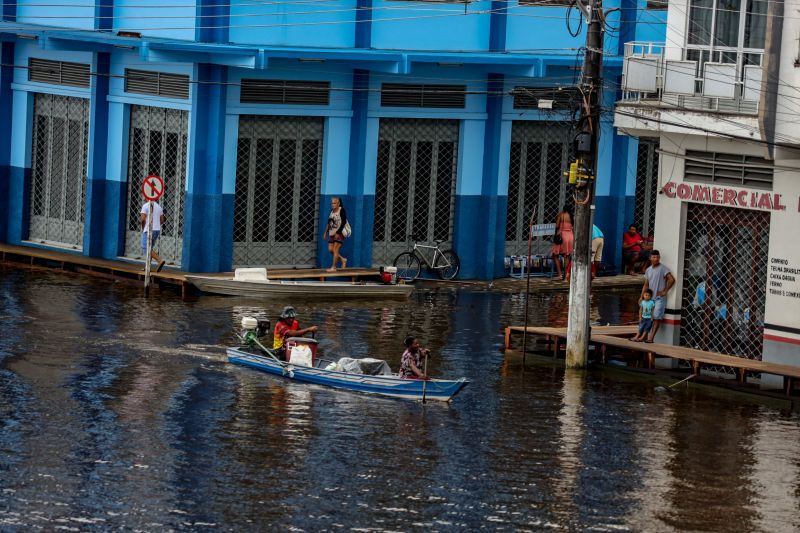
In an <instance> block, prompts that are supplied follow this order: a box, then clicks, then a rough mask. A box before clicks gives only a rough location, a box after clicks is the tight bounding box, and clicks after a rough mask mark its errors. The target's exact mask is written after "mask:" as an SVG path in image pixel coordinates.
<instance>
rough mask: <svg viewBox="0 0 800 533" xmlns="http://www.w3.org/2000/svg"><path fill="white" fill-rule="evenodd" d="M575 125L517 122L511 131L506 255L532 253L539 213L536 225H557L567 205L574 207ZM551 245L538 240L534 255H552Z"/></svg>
mask: <svg viewBox="0 0 800 533" xmlns="http://www.w3.org/2000/svg"><path fill="white" fill-rule="evenodd" d="M574 135H575V130H574V127H573V124H572V123H552V122H532V121H515V122H514V124H513V126H512V129H511V157H510V160H509V172H508V215H507V217H506V255H525V254H526V253H527V251H528V224H529V223H530V219H531V212H532V210H533V209H534V208H535V209H536V217H535V218H534V221H533V223H534V224H547V223H551V222H555V219H556V216H557V215H558V213H559V212H560V211H561V208H562V207H563V206H564V205H567V206H568V207H571V206H572V204H573V201H572V195H571V194H567V181H566V179H565V178H564V175H563V173H564V172H565V171H566V169H567V166H568V164H569V157H570V142H571V141H572V139H573V137H574ZM550 246H551V243H550V242H549V241H545V240H542V239H537V240H536V242H535V243H534V248H533V250H532V251H531V252H532V253H533V254H545V255H547V254H549V249H550Z"/></svg>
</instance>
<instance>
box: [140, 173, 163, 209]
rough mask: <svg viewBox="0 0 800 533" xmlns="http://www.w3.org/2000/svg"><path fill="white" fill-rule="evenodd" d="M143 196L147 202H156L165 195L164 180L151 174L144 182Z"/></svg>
mask: <svg viewBox="0 0 800 533" xmlns="http://www.w3.org/2000/svg"><path fill="white" fill-rule="evenodd" d="M142 194H143V195H144V197H145V199H146V200H150V201H151V202H154V201H156V200H158V199H159V198H161V195H162V194H164V180H162V179H161V176H159V175H158V174H150V175H149V176H147V177H146V178H145V179H144V181H143V182H142Z"/></svg>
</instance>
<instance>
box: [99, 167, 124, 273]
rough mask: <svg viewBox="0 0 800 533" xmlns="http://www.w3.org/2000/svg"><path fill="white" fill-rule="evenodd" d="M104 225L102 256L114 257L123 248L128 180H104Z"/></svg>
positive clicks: (119, 253)
mask: <svg viewBox="0 0 800 533" xmlns="http://www.w3.org/2000/svg"><path fill="white" fill-rule="evenodd" d="M103 196H104V197H105V215H106V216H105V227H104V228H103V235H104V237H105V238H104V239H103V257H105V258H106V259H116V258H118V257H120V256H122V255H123V253H124V249H125V225H126V224H127V218H126V216H125V215H126V210H127V209H128V182H127V181H116V180H105V183H104V185H103Z"/></svg>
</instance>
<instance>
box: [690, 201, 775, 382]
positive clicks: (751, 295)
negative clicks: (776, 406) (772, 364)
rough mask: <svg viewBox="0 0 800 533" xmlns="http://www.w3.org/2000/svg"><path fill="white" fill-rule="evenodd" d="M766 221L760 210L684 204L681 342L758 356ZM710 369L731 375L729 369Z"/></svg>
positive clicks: (762, 298) (760, 351) (765, 288)
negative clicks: (685, 205)
mask: <svg viewBox="0 0 800 533" xmlns="http://www.w3.org/2000/svg"><path fill="white" fill-rule="evenodd" d="M769 222H770V215H769V213H765V212H762V211H752V210H748V209H738V208H730V207H721V206H711V205H705V204H695V203H689V204H688V206H687V213H686V230H685V234H684V239H683V242H685V243H686V244H685V246H686V248H685V252H684V267H683V273H682V281H683V293H682V298H681V335H680V342H681V345H682V346H690V347H692V348H698V349H701V350H707V351H712V352H719V353H723V354H728V355H736V356H739V357H746V358H749V359H761V355H762V349H763V334H764V331H763V330H764V309H765V305H766V290H767V258H768V256H769V253H768V251H769ZM714 370H716V371H717V372H721V373H726V374H733V369H732V368H730V367H717V368H715V369H714Z"/></svg>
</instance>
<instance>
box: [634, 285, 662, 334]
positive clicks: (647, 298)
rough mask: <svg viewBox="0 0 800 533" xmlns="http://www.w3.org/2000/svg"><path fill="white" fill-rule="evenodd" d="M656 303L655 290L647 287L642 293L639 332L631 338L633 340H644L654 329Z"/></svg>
mask: <svg viewBox="0 0 800 533" xmlns="http://www.w3.org/2000/svg"><path fill="white" fill-rule="evenodd" d="M655 306H656V303H655V302H654V301H653V291H651V290H650V289H645V291H644V293H642V301H641V303H640V304H639V333H638V334H637V335H636V336H635V337H633V338H631V340H632V341H633V342H642V341H643V340H645V339H646V338H647V334H648V333H650V330H651V329H653V308H654V307H655Z"/></svg>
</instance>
